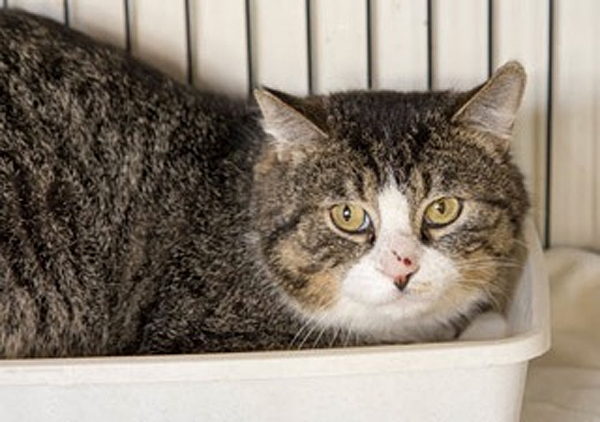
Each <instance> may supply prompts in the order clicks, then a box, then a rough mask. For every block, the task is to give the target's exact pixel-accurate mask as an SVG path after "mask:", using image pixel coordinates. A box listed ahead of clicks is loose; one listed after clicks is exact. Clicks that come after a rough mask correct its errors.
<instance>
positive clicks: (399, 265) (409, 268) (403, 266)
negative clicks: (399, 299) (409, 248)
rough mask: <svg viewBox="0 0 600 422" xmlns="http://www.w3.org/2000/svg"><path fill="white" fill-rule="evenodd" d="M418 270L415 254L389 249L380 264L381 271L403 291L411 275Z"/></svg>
mask: <svg viewBox="0 0 600 422" xmlns="http://www.w3.org/2000/svg"><path fill="white" fill-rule="evenodd" d="M418 270H419V263H418V257H417V256H416V255H415V254H410V253H406V252H405V253H402V254H400V253H399V252H398V251H396V250H391V251H390V254H389V255H388V256H387V258H386V259H385V262H384V263H383V266H382V272H383V273H384V274H386V275H387V276H389V277H390V278H391V279H392V280H394V285H395V286H396V287H397V288H398V289H399V290H400V291H403V290H404V289H405V288H406V286H407V285H408V282H409V281H410V279H411V277H412V276H413V275H414V274H415V273H416V272H417V271H418Z"/></svg>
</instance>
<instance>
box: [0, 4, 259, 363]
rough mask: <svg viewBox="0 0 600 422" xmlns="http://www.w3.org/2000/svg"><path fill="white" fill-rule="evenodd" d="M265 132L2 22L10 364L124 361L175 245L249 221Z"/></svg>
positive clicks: (217, 104)
mask: <svg viewBox="0 0 600 422" xmlns="http://www.w3.org/2000/svg"><path fill="white" fill-rule="evenodd" d="M257 127H258V126H257V122H256V117H255V115H254V114H253V113H252V112H249V111H248V109H247V107H246V106H245V105H244V104H242V103H238V102H235V101H231V100H229V99H226V98H222V97H219V96H215V95H210V94H199V93H198V92H196V91H195V90H193V89H191V88H189V87H187V86H185V85H183V84H179V83H177V82H175V81H173V80H172V79H170V78H168V77H166V76H164V75H162V74H160V73H159V72H156V71H154V70H152V69H150V68H149V67H147V66H145V65H143V64H141V63H139V62H137V61H136V60H134V59H132V58H131V57H129V56H128V55H126V54H124V53H123V52H121V51H119V50H117V49H115V48H112V47H109V46H105V45H102V44H98V43H96V42H94V41H92V40H91V39H89V38H88V37H86V36H85V35H82V34H79V33H76V32H74V31H70V30H69V29H67V28H65V27H63V26H62V25H60V24H58V23H55V22H52V21H50V20H47V19H44V18H39V17H35V16H32V15H29V14H26V13H23V12H16V11H2V12H0V274H2V276H1V278H0V292H1V294H0V355H5V356H6V355H8V356H11V355H12V356H14V355H21V356H23V355H38V356H39V355H60V354H70V355H78V354H96V353H102V354H104V353H106V352H107V351H110V352H113V353H114V352H115V351H118V350H119V347H120V346H119V345H117V344H116V343H117V342H118V341H119V339H118V338H117V339H115V337H114V336H115V333H117V334H118V336H121V337H127V336H128V335H135V333H134V331H135V329H136V321H135V316H134V317H132V316H131V315H135V309H136V307H137V308H141V307H143V306H145V304H147V302H148V301H150V300H151V295H152V287H151V286H150V284H149V283H150V275H151V273H152V272H153V271H154V272H156V271H157V265H160V262H161V260H168V256H167V255H168V253H169V248H170V247H173V248H172V249H174V246H173V245H176V244H177V243H178V242H180V241H181V238H182V237H185V236H190V235H191V234H193V233H206V232H210V231H211V230H212V228H211V227H208V225H209V222H211V221H216V220H218V218H216V217H218V216H220V215H221V214H222V213H223V212H224V210H226V209H231V212H239V211H240V206H241V205H240V201H241V202H243V201H244V198H241V199H240V194H241V193H243V192H246V191H248V189H246V188H245V185H244V183H245V180H246V179H247V178H248V175H249V174H250V168H251V165H252V160H251V155H252V154H251V152H252V151H253V148H254V147H253V145H252V143H253V142H254V140H255V138H256V136H255V135H256V131H257V130H258V129H257ZM232 180H236V183H237V185H231V181H232ZM228 184H229V185H228ZM213 217H215V218H213ZM183 241H186V240H185V239H184V240H183ZM217 246H218V245H217ZM128 312H129V313H128ZM111 319H112V320H111ZM116 320H118V323H116V324H117V326H115V322H114V321H116ZM128 324H129V325H128ZM123 341H125V340H123ZM111 343H112V345H109V344H111Z"/></svg>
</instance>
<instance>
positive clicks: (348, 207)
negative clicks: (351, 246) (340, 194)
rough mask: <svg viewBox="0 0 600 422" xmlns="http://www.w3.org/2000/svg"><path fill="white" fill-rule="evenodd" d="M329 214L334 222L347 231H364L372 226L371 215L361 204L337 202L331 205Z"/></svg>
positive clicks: (357, 232)
mask: <svg viewBox="0 0 600 422" xmlns="http://www.w3.org/2000/svg"><path fill="white" fill-rule="evenodd" d="M329 215H330V217H331V221H332V222H333V224H334V225H335V226H336V227H337V228H338V229H340V230H342V231H343V232H346V233H351V234H359V233H364V232H365V231H366V230H367V229H369V227H371V217H369V214H367V212H366V211H365V210H364V208H362V207H361V206H359V205H354V204H337V205H334V206H333V207H331V209H330V210H329Z"/></svg>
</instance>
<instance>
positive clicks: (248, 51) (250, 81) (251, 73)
mask: <svg viewBox="0 0 600 422" xmlns="http://www.w3.org/2000/svg"><path fill="white" fill-rule="evenodd" d="M251 1H252V0H246V10H245V12H246V54H247V64H246V66H247V67H246V68H247V71H248V94H249V95H252V90H253V89H254V71H253V60H252V16H251V12H252V9H251V7H252V4H251Z"/></svg>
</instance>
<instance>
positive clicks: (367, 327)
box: [318, 185, 468, 341]
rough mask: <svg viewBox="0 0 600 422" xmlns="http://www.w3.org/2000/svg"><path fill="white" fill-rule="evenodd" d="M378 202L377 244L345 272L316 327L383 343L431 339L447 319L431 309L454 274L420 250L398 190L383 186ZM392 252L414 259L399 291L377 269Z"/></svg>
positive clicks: (442, 260)
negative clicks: (414, 266) (397, 250)
mask: <svg viewBox="0 0 600 422" xmlns="http://www.w3.org/2000/svg"><path fill="white" fill-rule="evenodd" d="M378 202H379V203H378V209H379V227H378V230H377V238H376V242H375V245H374V247H373V249H372V250H371V251H370V252H369V253H368V254H367V255H365V256H364V257H362V258H361V259H360V260H359V261H358V262H357V263H356V264H355V265H354V266H353V267H352V268H351V269H350V270H349V271H348V273H347V274H346V276H345V278H344V279H343V281H342V285H341V289H340V297H339V300H338V301H337V302H336V304H335V305H334V306H332V307H331V308H329V309H327V310H326V311H322V314H321V315H320V316H319V317H318V319H319V320H320V321H321V323H320V325H323V326H333V327H342V328H344V329H348V330H351V331H355V332H358V333H364V334H369V335H372V336H373V337H375V338H377V339H378V340H381V341H407V340H410V341H418V340H420V339H423V340H426V339H429V338H431V331H432V330H439V324H438V322H439V321H440V320H441V319H444V318H447V317H449V316H451V315H446V316H443V315H437V314H436V313H435V312H434V308H435V306H436V302H437V301H438V300H439V299H440V298H441V297H442V296H443V295H444V293H445V291H446V290H447V288H448V287H449V286H451V285H452V284H453V283H456V281H457V278H458V275H459V273H458V269H457V268H456V266H455V265H454V263H453V262H452V261H451V260H450V259H449V258H447V257H446V256H444V255H442V254H441V253H440V252H438V251H436V250H434V249H432V248H428V247H426V246H424V245H422V244H421V242H420V241H419V240H418V238H417V236H416V234H415V233H413V232H412V228H411V227H412V226H411V224H410V206H409V203H408V201H407V198H406V197H405V196H404V195H403V194H402V192H401V191H400V190H399V189H398V188H397V187H396V186H394V185H390V186H387V187H386V188H385V189H384V190H383V191H382V192H381V193H380V195H379V198H378ZM390 247H395V248H404V250H405V252H406V253H413V254H414V255H413V256H418V265H419V270H418V271H417V272H416V273H414V274H413V275H412V278H411V279H410V282H409V283H408V285H407V286H406V288H405V289H404V290H403V291H400V290H399V289H398V288H396V286H395V285H394V282H393V281H394V280H393V279H392V278H391V277H390V276H388V275H386V274H384V273H383V272H382V271H381V269H380V263H381V259H382V258H381V257H382V256H383V255H384V254H386V253H389V250H388V249H389V248H390ZM466 305H468V304H466ZM460 310H464V309H460ZM438 335H439V333H438V334H436V336H438Z"/></svg>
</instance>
